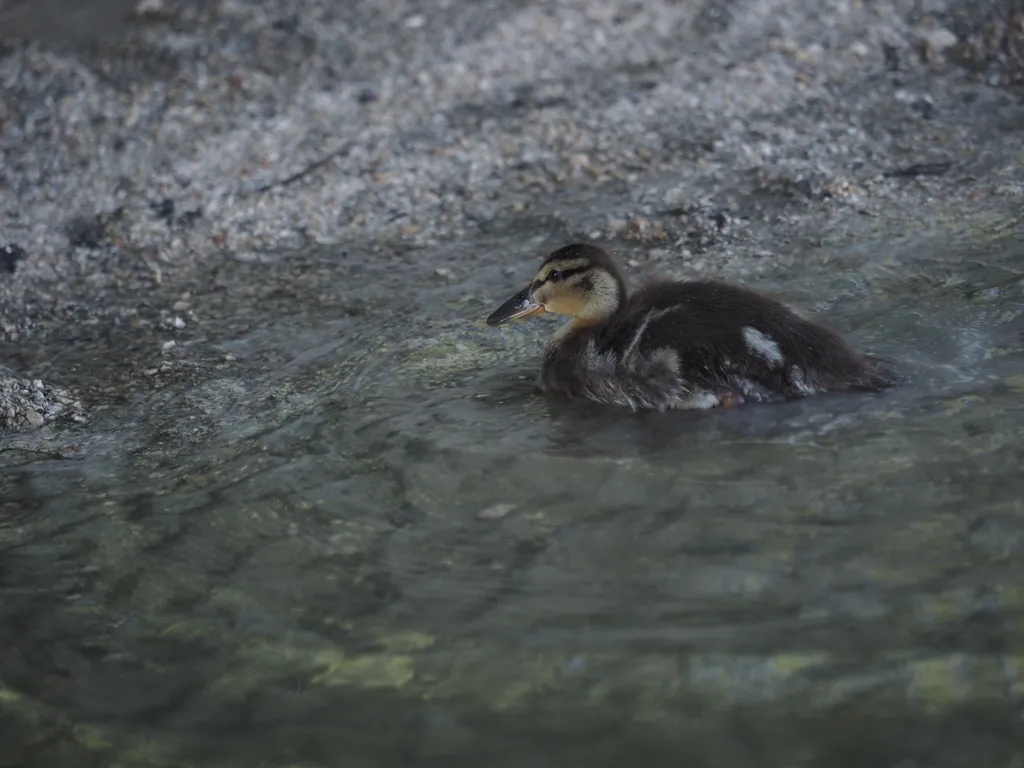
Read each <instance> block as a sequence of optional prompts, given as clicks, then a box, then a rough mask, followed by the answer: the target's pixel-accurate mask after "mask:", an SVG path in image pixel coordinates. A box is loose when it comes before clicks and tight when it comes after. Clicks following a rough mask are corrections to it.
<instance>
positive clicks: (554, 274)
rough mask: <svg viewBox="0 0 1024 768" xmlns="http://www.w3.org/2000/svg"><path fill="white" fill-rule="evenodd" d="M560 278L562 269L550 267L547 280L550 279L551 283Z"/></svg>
mask: <svg viewBox="0 0 1024 768" xmlns="http://www.w3.org/2000/svg"><path fill="white" fill-rule="evenodd" d="M561 279H562V270H560V269H552V270H551V271H550V272H548V280H550V281H551V282H552V283H557V282H558V281H559V280H561Z"/></svg>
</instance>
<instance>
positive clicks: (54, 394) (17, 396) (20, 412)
mask: <svg viewBox="0 0 1024 768" xmlns="http://www.w3.org/2000/svg"><path fill="white" fill-rule="evenodd" d="M62 418H67V419H70V420H72V421H85V411H84V409H83V407H82V404H81V402H79V401H78V399H77V398H75V397H74V396H73V395H72V394H71V393H70V392H68V391H67V390H63V389H57V388H56V387H52V386H49V385H48V384H46V383H45V382H43V381H41V380H39V379H34V380H29V379H20V378H18V377H16V376H14V375H13V374H12V372H11V371H10V370H8V369H6V368H3V367H0V429H7V430H11V431H18V430H21V429H23V428H24V427H25V426H26V425H28V426H30V427H41V426H42V425H43V424H46V423H47V422H52V421H56V420H57V419H62Z"/></svg>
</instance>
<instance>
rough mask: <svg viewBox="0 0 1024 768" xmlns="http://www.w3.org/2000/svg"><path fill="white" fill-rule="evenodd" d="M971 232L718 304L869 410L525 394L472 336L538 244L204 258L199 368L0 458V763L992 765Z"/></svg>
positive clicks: (987, 505) (1018, 427)
mask: <svg viewBox="0 0 1024 768" xmlns="http://www.w3.org/2000/svg"><path fill="white" fill-rule="evenodd" d="M985 231H986V233H987V234H986V236H985V237H979V235H978V234H977V232H978V227H977V224H976V223H975V225H973V228H972V227H968V226H966V225H965V227H964V228H963V230H962V231H956V230H955V229H954V231H940V230H939V227H938V226H936V228H935V230H934V231H930V232H914V233H906V234H905V235H904V236H893V234H892V233H887V234H886V235H885V236H884V237H883V236H878V237H870V236H865V237H861V238H858V239H856V240H855V241H852V242H847V243H835V244H831V245H825V246H823V247H821V248H819V249H816V250H811V249H807V251H806V253H802V254H801V255H800V257H799V258H798V259H796V261H795V265H794V266H792V267H790V268H788V269H786V270H776V271H775V272H774V273H771V274H767V275H765V276H764V277H763V278H762V279H761V280H759V281H758V284H757V285H758V287H759V288H762V289H764V290H769V291H772V292H774V293H775V294H777V295H781V296H784V297H785V298H787V299H789V300H791V301H793V302H795V303H797V304H800V305H802V306H804V307H806V308H808V309H810V310H812V311H814V312H815V313H817V314H818V315H819V316H820V317H822V318H823V319H824V320H825V321H826V322H828V323H829V324H830V325H832V326H833V327H835V328H837V329H839V330H841V331H843V332H844V333H847V334H848V335H849V336H850V338H851V339H852V340H854V341H855V342H856V343H857V344H858V345H859V346H861V347H865V348H868V349H870V350H871V351H873V352H877V353H880V354H883V355H886V356H889V357H892V358H893V359H895V360H896V361H897V362H898V364H899V365H900V367H901V368H902V370H903V371H904V373H905V374H906V377H907V381H906V383H905V384H904V385H903V386H901V387H900V388H898V389H895V390H892V391H889V392H884V393H879V394H868V395H840V396H822V397H816V398H811V399H807V400H803V401H799V402H793V403H786V404H780V405H758V406H748V407H744V408H740V409H736V410H731V411H714V412H706V413H689V412H682V413H670V414H633V413H630V412H627V411H623V410H619V409H614V408H599V407H593V406H590V405H583V404H570V403H565V402H562V401H559V400H557V399H551V398H546V397H544V396H542V395H541V394H540V393H539V392H538V391H537V390H536V387H535V385H534V382H535V376H536V372H537V366H538V363H539V356H540V350H541V346H542V344H543V343H544V340H545V338H546V337H547V335H548V334H550V333H551V331H552V329H553V327H554V326H553V324H552V323H551V322H549V321H548V319H547V318H538V319H536V320H535V321H530V322H524V323H520V324H515V325H513V326H510V327H507V328H502V329H491V328H487V327H486V326H485V325H484V324H483V317H485V316H486V314H487V313H488V312H489V311H490V309H492V308H493V306H496V304H497V303H498V302H500V301H502V300H504V298H505V297H506V296H507V295H508V294H509V293H510V292H511V291H513V290H517V289H518V288H519V287H521V283H524V281H525V280H526V279H527V278H528V276H529V274H530V273H531V271H532V269H533V268H534V266H535V264H536V257H537V256H538V255H539V252H540V250H537V249H542V246H543V245H544V243H546V242H547V241H546V239H545V238H547V237H548V235H547V234H545V233H540V234H538V235H537V236H536V237H535V239H534V240H528V241H527V242H526V243H525V244H522V243H520V244H519V245H518V246H517V248H518V251H517V252H515V253H514V254H513V253H509V249H508V246H507V244H508V241H507V240H504V241H499V240H497V239H496V240H495V241H488V240H486V239H485V238H484V237H483V236H481V239H480V240H477V241H467V242H466V243H463V244H461V245H458V246H456V247H454V248H452V247H446V248H445V249H444V250H443V251H442V250H440V249H439V250H438V252H437V253H427V252H422V251H411V252H410V251H404V252H403V251H400V250H398V249H395V250H392V251H385V252H382V253H376V254H366V253H362V252H359V251H357V250H351V251H345V252H342V251H340V250H339V249H323V250H322V251H316V252H310V253H305V254H301V255H295V254H293V255H287V254H285V255H280V256H275V257H268V259H267V260H266V261H265V263H262V264H248V265H246V264H240V265H238V266H237V268H236V269H233V270H232V272H231V275H230V276H229V277H226V278H224V279H223V280H221V281H220V282H219V283H218V284H217V285H214V286H211V287H210V288H209V289H208V291H209V295H210V296H216V297H217V301H218V302H221V304H222V305H223V307H224V309H223V317H222V323H223V327H224V328H226V329H228V331H226V332H225V333H224V334H223V335H222V336H221V337H220V338H215V339H209V340H207V341H205V346H204V349H205V350H206V353H207V354H208V355H209V358H210V359H211V360H213V359H215V360H218V361H228V362H226V363H223V364H221V363H218V365H217V366H213V367H211V368H210V369H209V370H210V371H211V373H209V375H207V376H205V378H200V379H198V380H197V381H196V383H194V384H191V385H187V386H186V385H181V386H177V387H171V388H166V389H163V390H160V391H158V392H156V393H152V394H142V393H140V394H137V395H135V396H131V397H128V398H127V399H120V400H117V401H113V400H112V401H111V402H110V403H108V404H107V406H108V407H107V408H106V410H103V409H102V407H99V408H97V410H96V414H95V416H94V419H93V424H92V425H91V427H90V428H89V429H88V430H87V431H85V432H82V433H79V434H70V433H60V432H58V433H56V434H55V435H54V436H53V441H54V445H55V446H63V447H62V448H60V449H59V451H58V452H57V454H45V455H40V454H37V453H28V452H25V451H17V450H12V451H9V452H8V455H7V457H6V459H5V461H6V464H5V466H4V467H3V470H2V471H3V507H2V513H0V562H2V570H0V647H3V648H4V649H5V650H4V652H3V654H0V717H2V719H0V732H2V736H3V742H4V743H5V750H4V755H3V756H2V757H0V766H6V765H10V766H14V765H19V766H20V765H46V766H48V767H50V766H63V765H68V766H72V765H73V766H88V765H96V766H99V765H117V766H239V767H242V766H245V768H251V767H252V766H262V765H266V766H303V767H307V766H383V765H396V766H398V765H402V766H409V765H443V766H459V765H466V766H483V765H486V766H547V765H550V766H562V765H566V764H580V765H584V764H586V765H591V766H605V765H607V766H620V765H623V764H626V763H627V762H631V763H636V764H647V765H672V766H691V765H692V766H716V767H717V766H723V767H724V766H729V768H735V767H737V766H748V765H749V766H758V767H759V768H761V767H764V766H776V765H777V766H811V765H815V766H817V765H828V766H833V767H836V766H851V767H852V766H863V765H872V766H890V765H891V766H896V765H900V766H911V765H914V766H917V765H930V766H940V765H963V764H968V763H969V764H975V765H986V766H1010V765H1014V766H1019V765H1021V761H1024V752H1022V748H1021V746H1020V745H1021V744H1022V743H1024V724H1022V719H1021V718H1022V714H1024V643H1022V640H1024V586H1022V585H1024V566H1022V563H1024V502H1022V498H1024V472H1022V468H1024V438H1022V437H1021V435H1022V433H1024V408H1022V398H1021V393H1022V392H1024V364H1022V363H1024V335H1022V334H1024V318H1022V312H1024V231H1022V228H1021V226H1020V222H1019V219H1013V218H1010V219H1003V220H999V221H996V222H989V223H988V224H987V225H986V226H985ZM502 243H504V244H502ZM531 249H534V251H532V252H531ZM623 256H624V257H627V256H628V257H632V258H634V259H636V260H637V261H638V262H639V264H640V266H639V267H638V268H636V269H634V270H632V271H633V272H634V274H635V275H640V274H643V273H644V272H645V266H649V265H650V262H649V261H648V260H647V254H646V253H645V251H644V250H643V249H642V248H639V247H633V248H632V249H627V250H626V251H623ZM670 266H671V265H670ZM678 267H679V269H678V272H679V273H685V271H686V269H685V265H678ZM439 269H440V270H441V272H440V273H439V272H438V270H439ZM635 279H636V278H635V277H634V280H635ZM253 286H255V288H253ZM243 287H245V288H246V290H245V291H243V290H242V288H243ZM215 291H219V293H216V294H215V293H214V292H215ZM203 295H204V294H203V291H202V290H200V291H198V292H197V296H196V299H195V301H196V303H197V304H199V305H200V306H202V301H203ZM210 311H211V312H214V311H215V310H213V309H211V310H210ZM68 354H69V355H71V356H72V357H73V356H74V354H75V353H73V352H69V353H68ZM82 354H83V360H84V355H86V354H87V353H86V352H83V353H82ZM231 361H233V362H231ZM74 362H75V361H74V360H73V359H69V360H67V364H68V365H71V364H73V363H74ZM72 444H76V445H77V447H72ZM964 760H967V761H968V763H965V762H964ZM1014 761H1016V762H1014Z"/></svg>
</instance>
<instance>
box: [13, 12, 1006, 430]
mask: <svg viewBox="0 0 1024 768" xmlns="http://www.w3.org/2000/svg"><path fill="white" fill-rule="evenodd" d="M1020 6H1021V3H1020V2H1018V1H1017V0H1004V1H1003V2H991V3H954V2H945V1H944V0H929V1H928V2H924V3H922V2H919V1H917V2H914V1H912V0H906V1H903V0H892V1H889V2H872V3H866V2H855V1H854V0H826V1H825V2H820V1H819V0H740V1H738V2H722V1H721V0H708V1H707V2H696V1H695V2H680V1H678V0H676V1H674V2H673V1H672V0H656V1H655V2H647V3H634V2H625V1H619V2H615V1H606V2H593V1H592V0H565V1H560V2H555V1H554V0H549V1H541V2H532V3H521V2H513V1H512V0H485V1H484V2H479V3H473V4H471V5H470V4H461V3H454V2H451V1H450V0H433V1H432V2H420V3H414V2H385V3H381V2H376V1H374V2H369V1H367V2H354V3H346V4H340V3H333V2H327V1H326V0H302V1H299V2H285V1H284V0H259V1H255V2H241V1H240V0H222V1H221V2H216V3H208V4H192V3H177V2H172V1H171V0H145V1H144V2H141V3H139V4H138V5H137V7H136V8H135V10H134V12H133V13H134V18H133V20H132V21H131V23H130V24H129V26H128V27H127V28H126V30H125V31H124V33H123V35H122V37H121V38H120V39H119V40H118V41H117V42H116V43H115V42H111V40H110V35H109V34H107V35H105V36H104V37H103V38H102V39H101V40H100V42H97V41H96V40H97V39H96V38H95V36H92V37H90V34H87V33H86V32H84V31H83V32H82V34H81V35H79V36H78V38H77V39H74V40H73V41H72V42H71V43H68V42H67V40H68V36H67V35H64V36H62V35H61V34H55V35H52V36H51V37H52V38H56V39H48V40H44V41H43V42H39V41H38V40H35V41H32V40H25V39H21V38H19V35H20V34H21V33H22V32H24V33H25V35H27V36H33V35H34V36H35V37H38V36H39V34H40V33H39V27H38V26H36V27H33V26H32V24H33V23H35V22H33V21H32V20H31V19H29V18H27V17H26V16H25V15H24V14H25V13H26V12H25V10H24V6H23V4H19V3H13V4H12V3H11V0H8V3H7V5H6V6H0V29H3V30H4V31H5V33H6V34H7V35H8V39H7V41H6V42H5V43H4V44H3V47H2V48H0V89H2V91H0V92H2V97H0V251H2V254H0V255H2V258H0V267H2V269H0V330H2V332H3V334H4V336H3V338H4V346H5V348H6V349H7V352H8V354H7V357H8V359H9V362H11V364H12V366H13V367H14V368H16V369H20V370H19V371H18V373H17V375H18V376H21V377H23V378H24V377H27V378H28V379H29V381H30V382H31V380H32V379H35V378H36V377H37V374H38V373H39V372H40V371H43V372H44V373H45V374H46V375H47V376H50V377H57V378H58V379H62V381H61V382H60V383H61V384H62V385H71V386H72V387H73V388H75V389H76V390H77V391H78V392H79V395H80V396H81V398H82V399H83V400H84V401H86V402H88V401H89V400H90V396H91V394H92V393H91V391H90V388H91V386H92V384H91V382H92V381H93V380H94V379H95V378H96V377H95V376H93V375H91V374H89V373H83V372H81V371H75V370H70V369H68V370H65V369H64V368H62V367H61V365H60V363H59V361H57V362H54V361H53V360H51V359H49V357H52V355H50V353H49V352H47V353H45V354H43V353H41V352H39V350H40V349H43V348H44V347H45V348H46V349H49V347H47V346H46V344H45V343H44V342H47V341H49V342H53V341H55V340H64V341H65V343H67V344H75V343H77V342H76V339H77V338H78V336H77V335H76V333H77V330H80V329H82V328H91V329H92V330H91V331H90V333H91V334H92V335H91V336H90V338H93V339H95V338H98V337H103V334H102V333H101V331H103V329H112V330H117V329H121V330H122V331H123V330H124V329H130V331H131V332H132V333H133V334H134V335H135V337H136V338H138V339H139V344H140V346H141V347H144V348H146V349H147V350H149V352H148V353H147V355H143V356H142V358H145V359H142V358H140V359H138V360H137V361H135V362H132V361H130V360H129V361H128V363H127V368H126V369H125V370H129V373H125V374H124V375H123V376H122V378H121V379H119V381H121V382H128V381H129V380H132V381H134V378H133V377H141V376H143V375H144V372H145V371H146V370H151V369H152V367H153V359H152V358H153V357H154V356H156V357H157V358H159V356H160V355H161V354H166V352H167V348H166V341H165V336H166V333H167V332H173V331H175V330H181V329H183V328H185V327H194V326H195V325H197V324H200V325H201V324H202V323H203V311H202V308H201V307H200V308H196V307H195V306H193V305H192V304H191V303H190V286H191V285H192V284H193V281H194V280H195V276H196V274H197V268H198V267H199V265H204V264H205V265H207V266H208V265H209V264H211V263H213V262H220V263H223V264H226V265H230V264H231V263H234V262H237V261H253V260H258V259H259V258H261V256H260V254H261V253H264V252H282V251H287V250H292V249H300V248H304V247H308V246H310V245H312V244H332V243H339V244H341V243H373V244H375V245H376V246H377V247H408V246H415V247H422V248H431V247H438V246H441V245H443V244H444V243H447V242H452V241H456V240H458V239H460V238H463V237H466V236H467V234H470V233H472V232H474V231H476V230H478V229H480V228H481V227H484V226H493V222H495V221H500V220H502V217H507V216H509V215H531V214H537V215H545V216H547V215H554V216H556V217H558V218H559V220H560V221H561V222H562V223H563V224H564V226H565V228H566V229H567V230H569V231H578V232H579V233H580V234H581V235H585V236H591V237H601V238H606V239H618V240H620V241H623V240H625V241H633V242H636V243H639V244H641V245H644V246H646V247H657V248H658V249H660V251H661V252H663V253H665V254H667V256H668V257H670V258H672V259H682V260H684V261H685V262H686V263H687V264H689V265H690V266H692V267H693V268H695V269H706V270H709V271H725V272H729V273H731V274H743V273H744V272H745V271H746V270H747V269H748V268H750V269H753V266H751V265H753V264H754V262H753V261H752V260H751V257H752V256H757V255H762V256H763V254H764V253H766V252H767V253H778V252H780V251H782V250H784V249H785V243H783V242H779V241H773V237H781V235H779V234H778V233H780V232H783V231H785V232H786V233H790V234H791V233H793V232H803V233H804V234H805V235H806V236H811V234H812V230H813V229H814V228H815V227H819V226H821V221H822V220H823V217H824V218H825V219H829V220H834V219H836V217H840V218H841V217H842V216H844V215H850V216H858V215H868V216H870V215H877V214H879V213H880V212H884V211H890V210H893V209H894V208H895V209H904V210H908V209H915V210H920V209H921V208H926V207H929V206H935V207H939V208H941V207H942V206H946V205H950V204H953V203H955V202H956V201H963V200H966V199H977V198H978V197H985V198H993V199H1003V200H1005V199H1008V198H1009V199H1020V200H1021V201H1022V203H1024V170H1022V166H1024V162H1022V158H1021V153H1020V147H1021V144H1022V142H1021V138H1022V133H1024V131H1022V126H1024V107H1022V101H1021V90H1020V83H1021V79H1022V73H1024V66H1022V64H1024V8H1021V7H1020ZM118 8H120V9H121V10H122V11H123V10H124V9H123V7H121V6H118V4H117V3H114V4H113V5H112V6H109V7H108V8H107V9H106V10H107V11H108V12H109V13H111V14H112V15H111V18H114V15H116V12H117V10H118ZM18 14H22V15H21V16H19V15H18ZM19 19H20V20H19ZM82 29H84V28H82ZM108 31H109V30H108ZM82 38H84V39H82ZM624 188H627V189H628V194H627V195H626V196H625V197H623V196H622V195H621V190H622V189H624ZM616 190H617V191H619V194H618V196H617V197H616V196H614V195H612V192H613V191H616ZM606 193H607V198H608V199H609V200H611V199H615V200H617V201H619V202H617V203H615V204H609V205H602V204H601V202H600V201H601V200H602V198H603V196H604V195H605V194H606ZM574 196H575V197H574ZM573 200H576V201H577V202H576V203H573V202H571V201H573ZM579 200H583V201H584V204H582V205H580V204H579V203H578V201H579ZM623 200H624V201H625V202H622V201H623ZM595 212H596V213H595ZM736 222H742V223H743V224H744V225H743V226H742V227H735V226H733V224H734V223H736ZM4 248H6V250H3V249H4ZM511 250H513V255H514V256H519V255H521V254H518V253H516V252H514V244H513V245H512V247H511ZM760 263H762V264H763V263H764V262H763V259H762V261H761V262H760ZM204 330H205V331H206V332H207V333H208V334H212V335H216V333H217V328H216V327H207V328H205V329H204ZM161 334H163V335H161ZM97 350H98V352H97V354H99V355H101V356H102V355H104V354H112V355H116V354H122V356H124V354H127V353H123V352H119V351H118V350H115V349H111V348H110V347H109V346H108V348H103V346H102V345H98V346H97ZM14 375H15V374H11V376H12V377H13V376H14ZM64 378H66V379H68V380H67V381H63V379H64ZM101 378H102V377H101ZM12 382H15V379H14V378H3V379H2V381H0V414H3V413H7V414H10V415H9V416H8V417H7V418H6V419H5V421H4V424H3V425H4V426H5V427H7V428H17V427H18V426H20V425H26V424H28V425H37V422H38V421H39V420H38V419H36V418H33V417H31V415H30V411H29V409H30V408H34V407H35V406H32V405H31V404H30V403H29V400H25V399H24V398H21V399H19V398H18V397H14V396H8V394H4V393H12V392H15V391H18V392H20V391H21V390H22V389H24V386H23V384H22V383H20V382H17V383H16V384H15V383H12ZM33 386H34V385H33ZM125 386H127V384H125ZM34 391H35V392H42V393H44V394H43V396H44V400H45V403H44V404H43V405H40V406H39V407H40V408H42V409H43V410H38V409H36V411H35V412H36V413H37V415H38V414H40V413H45V414H51V413H57V412H58V410H59V409H57V407H56V406H57V405H59V404H60V400H59V398H65V399H68V398H71V399H72V400H73V399H74V398H73V397H71V396H69V395H66V394H63V393H60V391H59V390H55V389H51V388H50V386H49V385H48V384H44V385H43V388H42V389H39V388H38V387H35V389H34ZM37 405H38V404H37ZM12 409H13V411H12ZM61 412H64V411H61ZM66 412H67V413H69V414H70V413H73V414H74V415H75V416H74V417H75V418H81V414H82V411H81V409H80V408H77V407H76V408H73V409H70V410H67V411H66ZM49 418H50V417H49V416H46V418H44V419H43V421H46V419H49Z"/></svg>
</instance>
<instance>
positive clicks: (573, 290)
mask: <svg viewBox="0 0 1024 768" xmlns="http://www.w3.org/2000/svg"><path fill="white" fill-rule="evenodd" d="M625 301H626V284H625V282H624V281H623V279H622V274H621V273H620V272H619V268H618V267H617V266H616V265H615V262H614V261H612V258H611V256H609V255H608V254H607V253H606V252H605V251H603V250H601V249H600V248H598V247H596V246H593V245H586V244H585V243H575V244H573V245H567V246H565V247H563V248H559V249H558V250H557V251H555V252H554V253H552V254H550V255H549V256H548V257H547V259H545V260H544V263H543V264H542V265H541V267H540V269H538V270H537V274H535V275H534V276H533V280H532V281H531V282H530V285H528V286H527V287H526V288H524V289H523V290H522V291H520V292H519V293H517V294H516V295H515V296H513V297H512V298H511V299H509V300H508V301H506V302H505V303H504V304H502V305H501V306H500V307H498V308H497V309H496V310H494V312H493V313H492V314H491V316H490V317H488V318H487V324H488V325H502V324H504V323H508V322H511V321H512V320H519V319H520V318H523V317H529V316H530V315H536V314H540V313H541V312H552V313H554V314H556V315H568V316H569V317H571V318H572V320H573V323H574V324H576V325H586V324H589V323H596V322H600V321H602V320H605V319H607V318H609V317H611V316H612V315H613V314H615V312H616V311H617V310H618V309H619V307H620V306H622V304H623V303H624V302H625Z"/></svg>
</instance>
